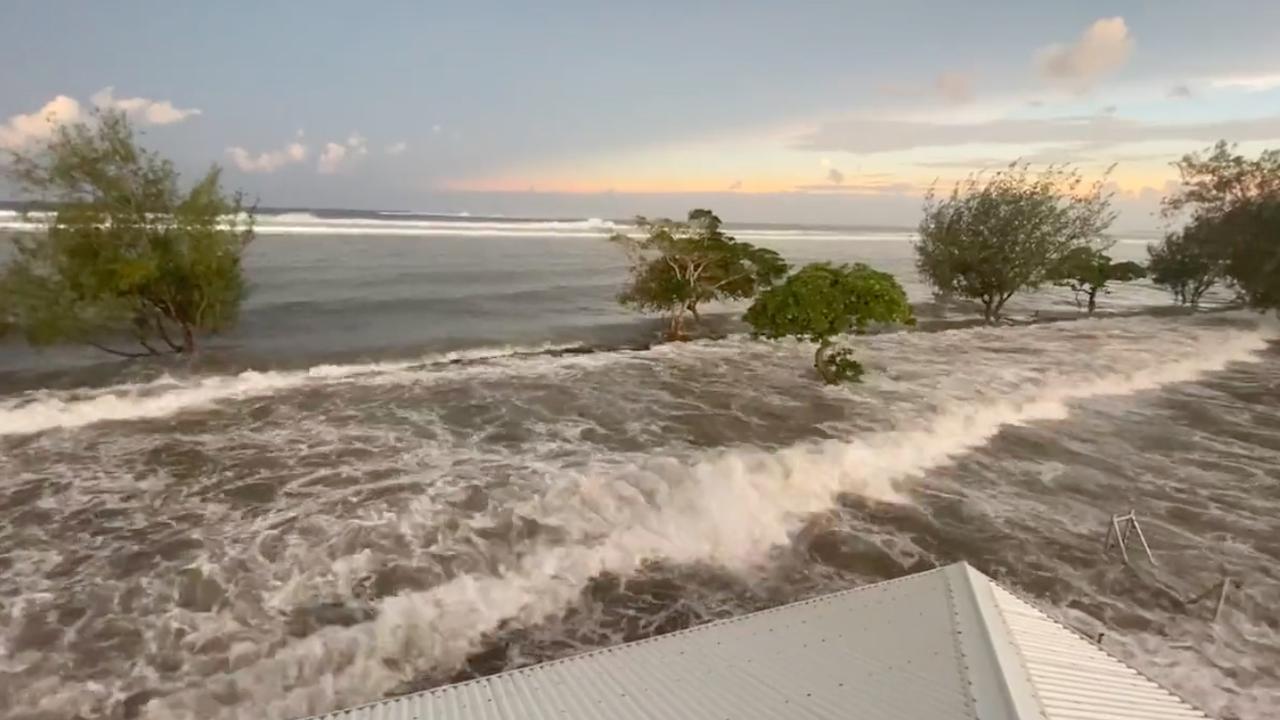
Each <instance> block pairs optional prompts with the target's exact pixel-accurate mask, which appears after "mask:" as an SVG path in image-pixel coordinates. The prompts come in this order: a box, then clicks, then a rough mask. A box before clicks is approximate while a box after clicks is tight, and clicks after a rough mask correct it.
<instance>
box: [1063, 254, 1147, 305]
mask: <svg viewBox="0 0 1280 720" xmlns="http://www.w3.org/2000/svg"><path fill="white" fill-rule="evenodd" d="M1054 276H1055V279H1054V284H1055V285H1058V286H1059V287H1065V288H1070V289H1071V292H1072V294H1073V295H1074V296H1075V300H1076V307H1078V308H1086V307H1087V308H1088V311H1089V314H1090V315H1092V314H1093V311H1094V310H1096V309H1097V307H1098V293H1104V294H1106V293H1110V292H1111V291H1110V290H1109V289H1108V288H1107V285H1108V284H1110V283H1119V282H1130V281H1133V280H1139V279H1141V278H1144V277H1146V276H1147V270H1146V268H1144V267H1142V266H1141V265H1139V264H1138V263H1136V262H1131V261H1128V260H1126V261H1124V262H1114V261H1112V259H1111V256H1109V255H1107V254H1106V253H1104V252H1102V251H1101V250H1098V249H1096V248H1092V247H1079V248H1076V249H1074V250H1072V251H1071V252H1069V253H1067V255H1066V257H1064V258H1063V259H1062V263H1061V264H1060V265H1059V266H1058V269H1057V270H1056V271H1055V273H1054Z"/></svg>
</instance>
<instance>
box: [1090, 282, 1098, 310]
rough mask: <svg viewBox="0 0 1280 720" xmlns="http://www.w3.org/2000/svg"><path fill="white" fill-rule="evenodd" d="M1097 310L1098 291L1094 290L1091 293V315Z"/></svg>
mask: <svg viewBox="0 0 1280 720" xmlns="http://www.w3.org/2000/svg"><path fill="white" fill-rule="evenodd" d="M1096 309H1098V289H1097V288H1094V289H1093V290H1090V291H1089V314H1090V315H1092V314H1093V311H1094V310H1096Z"/></svg>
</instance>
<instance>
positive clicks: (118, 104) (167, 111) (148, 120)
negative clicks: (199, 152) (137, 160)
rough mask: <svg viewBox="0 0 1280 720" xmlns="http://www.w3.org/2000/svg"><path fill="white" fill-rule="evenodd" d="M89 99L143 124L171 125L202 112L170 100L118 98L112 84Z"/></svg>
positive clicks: (100, 106) (95, 103) (97, 104)
mask: <svg viewBox="0 0 1280 720" xmlns="http://www.w3.org/2000/svg"><path fill="white" fill-rule="evenodd" d="M89 101H90V102H92V103H93V104H94V105H96V106H97V107H99V108H102V109H104V110H119V111H121V112H123V113H125V114H126V115H128V116H129V119H130V120H133V121H134V122H137V123H141V124H143V125H171V124H173V123H176V122H182V121H183V120H186V119H187V118H189V117H192V116H194V115H199V114H200V110H199V109H197V108H179V107H174V104H173V103H172V102H170V101H168V100H152V99H150V98H144V97H131V98H118V97H116V96H115V88H114V87H111V86H107V87H104V88H102V89H101V90H99V91H98V92H96V93H94V94H93V96H92V97H90V98H89Z"/></svg>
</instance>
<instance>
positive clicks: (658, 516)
mask: <svg viewBox="0 0 1280 720" xmlns="http://www.w3.org/2000/svg"><path fill="white" fill-rule="evenodd" d="M1187 342H1188V343H1190V345H1189V346H1188V347H1187V348H1184V350H1185V352H1183V351H1180V352H1178V353H1177V354H1176V355H1175V359H1171V360H1170V359H1166V356H1164V355H1160V354H1148V355H1146V356H1145V357H1144V358H1143V360H1141V361H1139V363H1138V364H1137V365H1136V366H1133V367H1129V368H1125V369H1123V370H1116V369H1115V368H1114V367H1113V368H1111V369H1110V370H1108V371H1103V372H1100V373H1098V374H1091V373H1089V372H1088V371H1087V370H1085V371H1080V372H1077V373H1076V374H1074V375H1073V374H1071V373H1070V372H1066V373H1064V374H1062V375H1059V376H1055V377H1043V378H1041V379H1040V380H1039V382H1035V383H1028V384H1027V385H1026V387H1025V388H1023V389H1021V390H1018V391H1016V392H1014V393H1011V394H1010V395H1008V396H1006V397H1002V398H997V399H989V400H976V401H975V400H973V399H972V398H970V399H969V400H967V401H965V402H961V403H959V404H953V405H945V404H944V405H942V406H940V407H939V409H938V410H937V412H936V413H933V414H932V415H930V416H927V417H921V418H918V419H916V420H914V421H910V422H908V423H906V424H904V425H903V426H901V427H898V428H893V429H889V430H885V431H881V432H873V433H867V434H863V435H859V436H855V437H851V438H846V439H843V440H827V441H822V442H807V443H802V444H799V445H796V446H792V447H789V448H785V449H783V450H780V451H777V452H769V451H765V450H760V449H734V450H722V451H717V452H712V453H708V454H705V455H703V456H701V457H700V458H696V459H694V460H692V461H689V462H681V461H677V460H674V459H654V460H650V461H643V462H638V463H634V464H630V465H626V466H617V465H613V466H610V465H597V466H594V467H591V468H587V469H585V470H581V471H578V472H576V473H568V472H566V473H564V474H562V477H560V478H559V482H558V484H557V485H556V486H555V487H554V488H553V489H552V490H551V491H549V492H548V493H546V494H545V495H543V496H542V497H540V498H538V499H537V500H536V501H535V505H534V506H533V507H532V508H530V512H532V513H534V514H535V515H536V516H539V517H541V518H542V519H543V520H545V521H546V522H548V523H550V524H554V525H556V526H558V527H565V528H578V529H581V528H583V527H586V528H588V531H585V532H579V533H572V534H573V535H574V536H575V537H577V538H579V540H578V541H576V542H573V543H570V544H566V545H559V546H542V547H540V548H536V549H533V550H531V551H529V552H528V553H527V554H525V555H524V556H523V557H522V559H521V560H519V561H518V562H517V563H515V564H514V565H513V566H512V567H510V568H509V569H507V570H506V571H504V572H500V573H497V574H492V575H487V574H465V575H461V576H458V577H456V578H454V579H453V580H451V581H449V582H447V583H445V584H443V585H439V586H437V587H435V588H433V589H431V590H429V591H425V592H410V593H405V594H401V595H397V596H394V597H390V598H387V599H385V600H383V601H382V602H381V603H380V606H379V608H378V614H377V617H376V619H374V620H373V621H370V622H365V623H361V624H357V625H354V626H351V627H346V628H339V627H328V628H325V629H324V630H322V631H320V632H318V633H316V634H314V635H312V636H310V637H308V638H306V639H304V640H301V641H297V642H294V643H292V644H289V645H286V646H285V647H283V648H282V649H280V650H279V651H277V652H275V654H274V655H271V656H269V657H266V658H263V659H261V660H259V661H257V662H255V663H253V664H250V665H248V666H247V667H244V668H243V669H240V670H237V671H234V672H232V673H229V674H227V675H226V676H225V677H222V678H210V679H209V682H206V683H204V687H203V688H201V689H193V690H189V691H185V692H181V693H178V694H175V695H171V696H168V697H165V698H160V699H157V700H155V701H152V703H150V704H149V705H148V707H147V708H146V712H147V713H148V714H149V716H151V717H165V718H170V717H197V716H199V717H214V716H216V717H262V716H296V715H301V714H306V713H310V712H317V711H322V710H327V709H332V708H335V707H339V706H342V705H346V704H351V703H355V702H360V701H365V700H370V699H373V698H376V697H378V696H380V695H381V694H383V693H385V692H387V691H388V690H390V689H392V688H394V687H395V686H396V685H397V684H399V683H400V682H402V681H404V680H406V679H410V678H412V677H414V676H415V675H417V674H420V673H423V672H427V671H431V670H433V669H434V670H439V669H447V668H451V667H455V666H457V665H458V664H459V663H460V662H461V661H462V660H463V659H464V658H465V657H466V656H467V654H468V653H470V652H472V651H474V650H475V649H476V648H477V647H478V646H479V643H480V642H481V640H482V638H483V636H484V635H485V634H486V633H489V632H492V631H494V630H495V629H497V628H498V627H499V625H500V624H501V623H503V622H507V621H513V622H516V623H535V622H538V621H539V620H541V619H544V618H546V617H548V616H550V615H554V614H557V613H559V612H562V611H563V609H564V608H565V607H566V606H567V605H568V604H569V603H571V602H573V600H574V599H575V598H576V597H577V596H578V594H579V592H580V591H581V588H582V587H583V586H584V584H585V583H586V582H587V581H588V580H589V579H590V578H592V577H593V576H595V575H597V574H599V573H601V572H604V571H609V572H614V573H619V574H623V575H626V574H629V573H632V572H634V571H635V570H636V569H637V568H639V567H640V565H641V564H642V563H643V562H645V561H646V560H650V559H656V558H664V559H669V560H672V561H674V562H678V563H691V562H707V563H714V564H717V565H721V566H725V567H728V568H731V569H748V568H751V567H753V566H754V565H756V564H757V563H760V562H761V561H762V560H763V559H764V558H765V556H766V554H767V553H768V551H769V550H770V549H771V548H772V547H774V546H776V545H778V544H781V543H785V542H787V541H788V539H789V537H790V536H791V534H792V533H794V532H795V531H796V529H797V528H798V526H799V525H800V523H802V522H803V520H804V518H805V517H806V516H807V515H809V514H811V513H814V512H817V511H822V510H824V509H827V508H830V507H831V506H832V504H833V503H834V502H835V499H836V498H837V497H838V496H839V495H840V494H842V493H857V494H861V495H865V496H867V497H870V498H875V499H879V500H884V501H901V500H902V499H903V498H904V493H905V492H906V484H905V483H906V481H908V480H909V479H911V478H913V477H916V476H919V475H920V474H922V473H924V472H927V471H929V470H931V469H934V468H937V467H939V466H941V465H943V464H945V463H948V462H951V461H952V460H954V459H955V458H956V457H958V456H959V455H961V454H963V453H965V452H968V451H970V450H972V449H974V448H975V447H978V446H980V445H982V444H984V443H986V442H987V441H988V440H989V439H990V438H991V437H992V436H993V435H995V434H996V433H997V432H999V431H1000V429H1001V428H1002V427H1004V426H1007V425H1013V424H1025V423H1032V422H1037V421H1046V420H1056V419H1061V418H1064V417H1066V416H1067V415H1068V414H1069V413H1070V406H1071V403H1072V402H1075V401H1080V400H1085V399H1088V398H1093V397H1097V396H1104V395H1126V394H1131V393H1135V392H1140V391H1144V390H1150V389H1154V388H1157V387H1160V386H1162V385H1165V384H1169V383H1178V382H1185V381H1191V380H1195V379H1197V378H1199V377H1200V376H1202V375H1203V374H1205V373H1208V372H1214V371H1218V370H1221V369H1223V368H1224V367H1226V366H1227V365H1228V364H1230V363H1233V362H1245V361H1254V360H1256V359H1257V358H1258V354H1259V353H1260V352H1261V351H1262V350H1263V349H1264V348H1265V347H1266V345H1267V341H1266V337H1265V336H1264V334H1263V333H1262V332H1260V331H1242V332H1228V333H1221V332H1215V333H1206V334H1204V335H1202V336H1198V337H1190V338H1188V339H1187ZM592 538H594V539H592ZM388 659H393V660H394V662H388ZM205 688H209V689H205ZM220 689H221V690H220ZM220 691H229V692H234V693H235V694H236V696H237V700H236V703H235V704H233V705H220V704H219V703H218V702H217V701H215V700H214V699H213V694H214V693H216V692H220Z"/></svg>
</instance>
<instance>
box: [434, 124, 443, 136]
mask: <svg viewBox="0 0 1280 720" xmlns="http://www.w3.org/2000/svg"><path fill="white" fill-rule="evenodd" d="M441 130H444V128H442V127H440V126H439V125H432V126H431V132H433V133H435V134H437V135H439V134H440V131H441Z"/></svg>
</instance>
